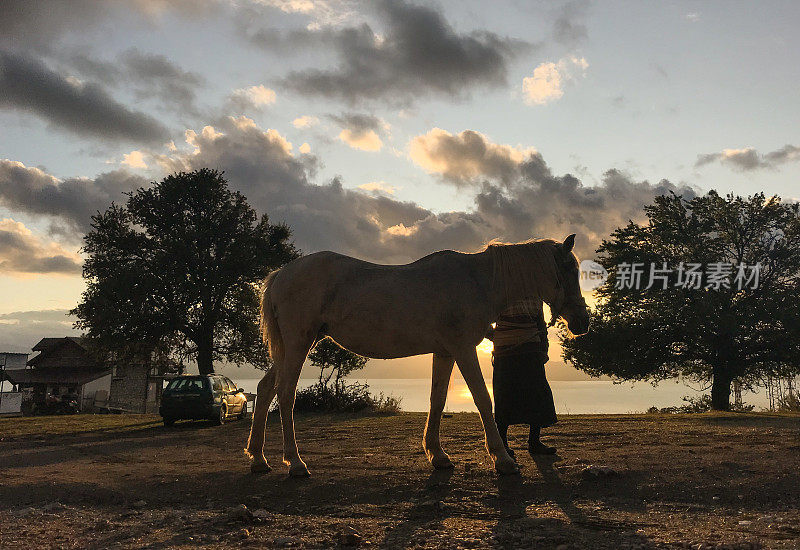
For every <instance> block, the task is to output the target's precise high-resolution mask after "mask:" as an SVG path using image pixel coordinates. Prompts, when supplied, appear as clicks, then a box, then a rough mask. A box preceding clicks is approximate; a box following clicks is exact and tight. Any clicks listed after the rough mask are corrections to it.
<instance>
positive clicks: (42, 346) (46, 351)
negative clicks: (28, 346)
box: [28, 336, 95, 368]
mask: <svg viewBox="0 0 800 550" xmlns="http://www.w3.org/2000/svg"><path fill="white" fill-rule="evenodd" d="M67 344H69V345H74V346H78V348H80V350H81V351H83V352H84V354H85V355H86V361H83V364H81V365H76V367H78V368H81V367H93V366H94V363H95V361H94V360H92V359H91V358H90V357H89V353H88V350H87V348H86V340H85V339H84V338H81V337H79V336H64V337H63V338H42V339H41V340H39V343H38V344H36V345H35V346H33V348H32V349H33V350H34V351H38V352H39V353H38V354H37V355H35V356H34V357H33V358H31V359H30V360H28V366H31V367H35V366H36V365H37V364H38V363H39V362H40V361H41V360H42V359H43V358H44V357H47V356H48V355H50V354H51V353H53V352H54V351H56V350H58V349H59V348H62V347H64V346H65V345H67Z"/></svg>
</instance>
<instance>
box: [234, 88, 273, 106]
mask: <svg viewBox="0 0 800 550" xmlns="http://www.w3.org/2000/svg"><path fill="white" fill-rule="evenodd" d="M229 99H230V100H231V101H232V102H233V103H234V105H236V106H238V107H239V108H240V109H261V108H263V107H264V106H266V105H272V104H273V103H275V100H276V99H277V94H275V90H272V89H270V88H267V87H266V86H264V85H263V84H259V85H258V86H249V87H247V88H239V89H238V90H234V91H233V93H232V94H231V96H230V98H229Z"/></svg>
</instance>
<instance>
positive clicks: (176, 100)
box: [60, 48, 206, 115]
mask: <svg viewBox="0 0 800 550" xmlns="http://www.w3.org/2000/svg"><path fill="white" fill-rule="evenodd" d="M60 59H62V62H63V63H64V64H65V65H66V66H68V67H69V68H70V69H71V70H74V71H77V73H78V74H80V75H81V76H82V77H85V78H87V79H90V80H92V81H95V82H100V83H102V84H104V85H106V86H112V87H114V88H117V89H119V88H123V87H124V88H125V89H126V90H129V91H132V92H133V94H134V96H135V97H136V99H156V100H158V102H159V105H160V106H161V107H162V108H164V109H169V110H171V111H172V110H174V109H175V108H177V109H179V112H180V113H181V114H182V115H186V114H188V115H197V114H198V111H197V108H196V106H195V100H196V95H197V94H196V90H197V89H198V88H201V87H202V86H204V85H205V83H206V80H205V78H203V77H202V76H201V75H200V74H198V73H196V72H193V71H186V70H184V69H182V68H181V67H179V66H178V65H176V64H175V63H173V62H172V61H170V60H169V59H168V58H167V57H165V56H163V55H160V54H152V53H145V52H141V51H139V50H137V49H136V48H131V49H129V50H126V51H124V52H122V53H121V54H120V55H119V56H117V58H116V60H115V61H106V60H102V59H97V58H94V57H92V56H89V55H87V54H86V53H83V52H78V53H72V54H67V55H64V56H61V57H60Z"/></svg>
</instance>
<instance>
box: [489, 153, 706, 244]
mask: <svg viewBox="0 0 800 550" xmlns="http://www.w3.org/2000/svg"><path fill="white" fill-rule="evenodd" d="M522 172H523V180H522V181H521V182H520V183H519V184H518V185H517V186H516V187H515V188H514V189H513V190H512V191H511V192H503V190H502V189H501V188H499V187H497V186H495V185H491V184H489V185H486V186H485V187H484V189H483V190H482V191H481V192H480V193H479V194H478V196H477V197H476V199H475V203H476V207H477V212H478V213H479V214H480V215H481V216H482V217H483V219H484V220H485V221H486V222H487V223H488V224H489V225H491V226H492V228H494V230H495V231H496V232H497V234H498V235H502V236H503V238H504V239H508V240H511V241H519V240H523V239H526V238H530V236H531V235H533V236H538V237H553V238H563V237H565V236H567V235H569V234H570V233H576V234H578V236H579V238H578V240H577V241H576V252H577V254H578V256H580V257H583V258H592V257H594V251H595V249H596V248H597V246H598V245H599V244H600V242H601V241H602V240H603V239H604V238H607V237H608V236H609V235H610V234H611V232H612V231H613V230H614V229H616V228H618V227H622V226H624V225H626V224H627V223H628V220H637V221H638V220H641V219H642V218H643V217H644V211H643V209H642V207H643V206H644V205H646V204H648V203H650V202H652V200H653V197H655V196H657V195H663V194H665V193H668V192H674V193H677V194H680V195H684V196H687V197H693V196H694V195H695V191H694V190H693V189H692V188H690V187H688V186H686V185H676V184H673V183H671V182H670V181H668V180H662V181H660V182H658V183H657V184H651V183H649V182H648V181H638V182H637V181H635V180H633V179H632V178H630V177H629V176H628V175H626V174H625V173H623V172H621V171H619V170H609V171H607V172H606V173H605V174H604V175H603V178H602V180H601V182H600V184H599V185H595V186H584V185H583V184H582V183H581V181H580V180H579V179H578V178H576V177H574V176H572V175H570V174H566V175H564V176H555V175H553V174H552V173H551V172H550V170H549V169H548V168H547V167H546V165H544V161H541V162H539V160H538V159H537V161H536V162H533V163H528V164H527V166H526V167H525V168H523V171H522Z"/></svg>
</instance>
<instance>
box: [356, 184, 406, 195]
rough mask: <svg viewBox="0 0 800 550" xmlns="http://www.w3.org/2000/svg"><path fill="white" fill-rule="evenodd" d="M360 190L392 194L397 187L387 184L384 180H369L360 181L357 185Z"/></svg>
mask: <svg viewBox="0 0 800 550" xmlns="http://www.w3.org/2000/svg"><path fill="white" fill-rule="evenodd" d="M358 188H359V189H361V190H362V191H369V192H371V193H378V194H380V193H385V194H387V195H394V194H395V192H396V191H397V187H395V186H393V185H389V184H387V183H386V182H385V181H371V182H369V183H362V184H361V185H359V186H358Z"/></svg>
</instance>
